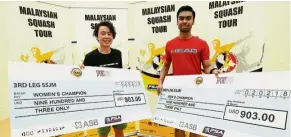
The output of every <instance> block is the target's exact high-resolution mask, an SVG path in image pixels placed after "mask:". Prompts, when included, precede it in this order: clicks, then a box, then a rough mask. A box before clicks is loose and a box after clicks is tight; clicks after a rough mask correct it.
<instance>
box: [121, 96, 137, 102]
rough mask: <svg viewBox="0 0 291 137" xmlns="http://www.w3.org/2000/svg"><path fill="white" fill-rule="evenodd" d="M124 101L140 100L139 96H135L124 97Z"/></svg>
mask: <svg viewBox="0 0 291 137" xmlns="http://www.w3.org/2000/svg"><path fill="white" fill-rule="evenodd" d="M124 100H125V102H126V103H127V102H139V101H141V97H140V96H135V97H124Z"/></svg>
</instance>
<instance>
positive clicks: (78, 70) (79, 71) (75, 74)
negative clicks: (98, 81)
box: [71, 68, 82, 77]
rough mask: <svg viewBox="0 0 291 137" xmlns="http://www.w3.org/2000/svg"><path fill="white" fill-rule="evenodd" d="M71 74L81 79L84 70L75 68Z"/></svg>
mask: <svg viewBox="0 0 291 137" xmlns="http://www.w3.org/2000/svg"><path fill="white" fill-rule="evenodd" d="M71 74H72V75H74V76H76V77H81V76H82V70H81V69H79V68H73V69H72V71H71Z"/></svg>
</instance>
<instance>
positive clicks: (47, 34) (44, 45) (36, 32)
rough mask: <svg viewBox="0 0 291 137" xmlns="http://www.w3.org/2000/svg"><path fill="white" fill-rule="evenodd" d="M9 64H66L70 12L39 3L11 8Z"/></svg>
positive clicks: (11, 4) (17, 4) (10, 6)
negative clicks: (15, 62)
mask: <svg viewBox="0 0 291 137" xmlns="http://www.w3.org/2000/svg"><path fill="white" fill-rule="evenodd" d="M8 13H9V16H8V30H9V31H8V47H9V60H10V61H22V62H36V63H52V64H54V63H59V64H64V63H65V58H66V54H67V53H68V52H69V51H66V49H67V46H68V44H69V43H68V39H69V34H70V32H69V30H70V29H69V25H68V24H70V23H69V22H68V19H70V18H68V16H67V15H68V10H67V9H65V8H61V7H55V6H54V7H53V6H48V5H47V4H42V3H37V2H13V3H12V2H11V3H9V4H8Z"/></svg>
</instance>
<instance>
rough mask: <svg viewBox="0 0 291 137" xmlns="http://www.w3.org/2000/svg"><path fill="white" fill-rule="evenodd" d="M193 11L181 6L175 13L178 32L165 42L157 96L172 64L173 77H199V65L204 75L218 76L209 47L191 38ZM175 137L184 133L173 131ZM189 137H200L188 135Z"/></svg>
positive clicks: (179, 136)
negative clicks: (174, 36)
mask: <svg viewBox="0 0 291 137" xmlns="http://www.w3.org/2000/svg"><path fill="white" fill-rule="evenodd" d="M194 19H195V11H194V10H193V9H192V7H190V6H182V7H181V8H180V9H179V10H178V12H177V24H178V27H179V30H180V34H179V36H178V37H176V38H174V39H172V40H170V41H168V42H167V45H166V55H165V62H164V66H163V69H162V71H161V75H160V79H159V83H158V90H157V91H158V94H160V93H161V91H162V87H163V82H164V80H165V77H166V75H167V74H168V71H169V68H170V65H171V63H173V64H172V65H173V75H196V74H197V75H199V74H201V64H202V66H203V69H204V73H206V74H215V75H218V74H219V73H220V71H219V70H218V69H216V68H213V67H212V65H211V63H210V60H209V47H208V44H207V43H206V41H204V40H202V39H199V38H197V37H195V36H192V34H191V29H192V25H193V24H194ZM175 137H185V131H183V130H179V129H175ZM190 137H201V136H200V135H198V134H194V133H190Z"/></svg>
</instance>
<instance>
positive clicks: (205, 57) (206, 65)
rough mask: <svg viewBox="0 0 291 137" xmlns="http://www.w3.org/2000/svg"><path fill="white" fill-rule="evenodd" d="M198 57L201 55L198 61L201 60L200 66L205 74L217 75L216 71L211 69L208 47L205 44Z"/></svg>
mask: <svg viewBox="0 0 291 137" xmlns="http://www.w3.org/2000/svg"><path fill="white" fill-rule="evenodd" d="M200 55H201V56H200V59H201V60H202V66H203V69H204V73H206V74H218V73H219V71H218V69H216V68H214V67H212V64H211V62H210V60H209V56H210V53H209V46H208V44H207V43H206V42H205V44H204V46H203V48H202V51H201V54H200Z"/></svg>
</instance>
